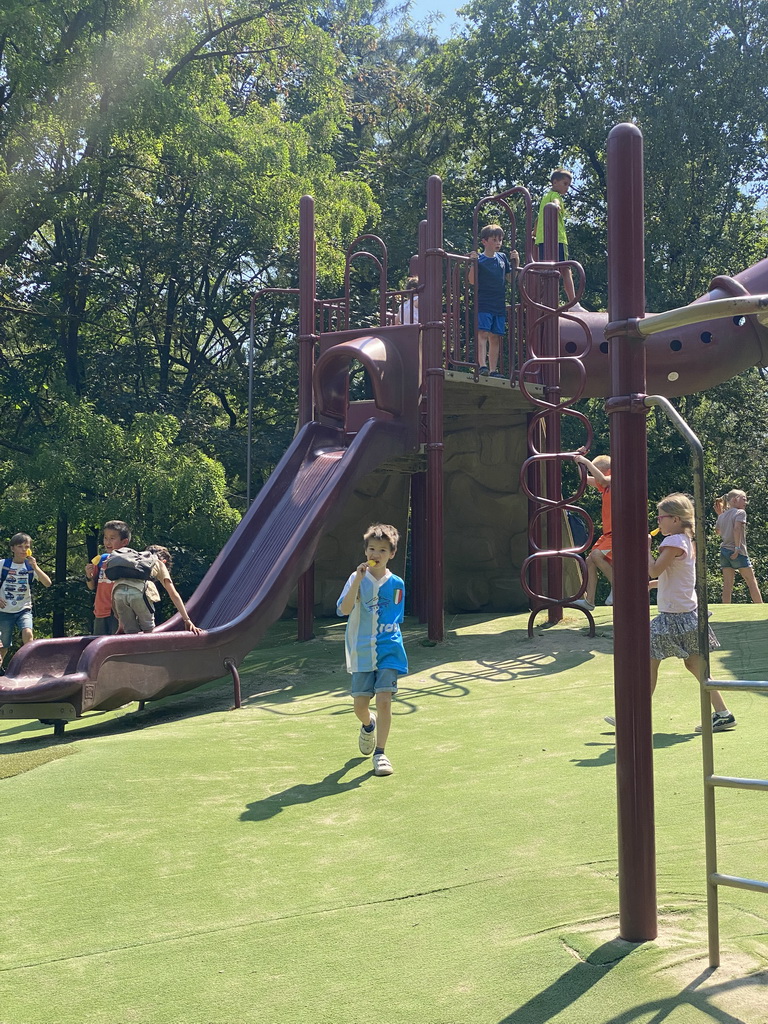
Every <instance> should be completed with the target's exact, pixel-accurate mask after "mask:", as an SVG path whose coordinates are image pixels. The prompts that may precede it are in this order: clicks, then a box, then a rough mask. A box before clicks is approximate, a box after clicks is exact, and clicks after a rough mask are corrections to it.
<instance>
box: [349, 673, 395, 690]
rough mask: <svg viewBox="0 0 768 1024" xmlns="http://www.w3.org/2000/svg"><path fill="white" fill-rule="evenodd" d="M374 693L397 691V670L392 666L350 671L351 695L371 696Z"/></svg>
mask: <svg viewBox="0 0 768 1024" xmlns="http://www.w3.org/2000/svg"><path fill="white" fill-rule="evenodd" d="M376 693H397V672H396V671H395V670H394V669H393V668H379V669H375V670H374V671H373V672H353V673H352V696H353V697H373V695H374V694H376Z"/></svg>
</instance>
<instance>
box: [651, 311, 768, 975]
mask: <svg viewBox="0 0 768 1024" xmlns="http://www.w3.org/2000/svg"><path fill="white" fill-rule="evenodd" d="M758 298H759V299H760V300H761V306H760V308H764V307H765V305H766V301H765V300H766V299H768V296H758ZM701 305H707V306H715V305H717V303H716V302H712V303H702V304H701ZM673 312H675V313H680V312H681V311H680V310H674V311H673ZM751 312H754V310H751ZM661 315H662V316H664V314H661ZM654 319H655V318H654ZM649 333H650V332H649ZM644 404H645V405H646V406H648V407H651V406H657V407H658V408H661V409H663V410H664V412H665V413H666V414H667V417H668V419H669V420H670V421H671V422H672V423H673V424H674V425H675V427H676V428H677V430H678V431H679V432H680V434H682V436H683V437H684V438H685V440H686V441H687V442H688V445H689V447H690V449H691V457H692V462H693V497H694V501H693V503H694V507H695V509H696V595H697V598H698V602H699V610H698V636H699V650H700V651H701V653H702V655H703V657H704V660H705V662H706V678H705V679H702V680H701V688H700V692H701V741H702V742H701V757H702V767H703V771H704V840H705V858H706V871H707V932H708V938H709V966H710V967H719V966H720V926H719V910H718V902H717V887H718V886H719V885H728V886H731V887H732V888H735V889H750V890H752V891H753V892H764V893H766V894H768V882H761V881H758V880H757V879H755V878H739V877H738V876H736V875H724V874H721V873H720V872H719V871H718V870H717V823H716V810H715V790H717V789H751V790H762V791H768V779H742V778H737V777H732V776H726V775H715V765H714V744H713V740H712V736H713V733H712V713H711V706H710V700H709V693H710V690H731V691H739V692H745V691H748V692H759V691H761V690H762V691H768V682H764V681H758V680H749V679H711V678H710V675H709V628H708V613H707V584H706V579H707V576H706V534H705V530H704V450H703V448H702V446H701V442H700V441H699V439H698V437H696V435H695V434H694V433H693V431H692V430H691V428H690V427H689V426H688V424H687V423H686V422H685V420H684V419H683V418H682V416H681V415H680V413H679V412H678V411H677V409H676V408H675V407H674V406H673V405H672V403H671V402H670V401H668V399H666V398H663V397H661V396H660V395H646V397H645V399H644Z"/></svg>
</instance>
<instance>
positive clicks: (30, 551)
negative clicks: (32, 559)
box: [27, 548, 32, 558]
mask: <svg viewBox="0 0 768 1024" xmlns="http://www.w3.org/2000/svg"><path fill="white" fill-rule="evenodd" d="M31 554H32V548H27V558H29V556H30V555H31Z"/></svg>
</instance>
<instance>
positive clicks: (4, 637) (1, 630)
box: [0, 608, 32, 647]
mask: <svg viewBox="0 0 768 1024" xmlns="http://www.w3.org/2000/svg"><path fill="white" fill-rule="evenodd" d="M14 626H15V627H16V628H17V629H18V631H19V632H21V631H22V629H32V609H31V608H24V609H23V611H20V612H4V611H0V645H2V646H3V647H10V646H11V640H13V629H14Z"/></svg>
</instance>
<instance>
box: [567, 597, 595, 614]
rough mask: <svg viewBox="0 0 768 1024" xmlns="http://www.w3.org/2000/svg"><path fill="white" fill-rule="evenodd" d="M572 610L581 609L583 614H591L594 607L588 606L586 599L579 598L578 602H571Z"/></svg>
mask: <svg viewBox="0 0 768 1024" xmlns="http://www.w3.org/2000/svg"><path fill="white" fill-rule="evenodd" d="M571 604H572V605H573V607H574V608H583V609H584V611H585V612H593V611H594V610H595V606H594V605H593V604H590V603H589V601H588V600H587V599H586V597H580V598H579V600H578V601H571Z"/></svg>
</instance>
